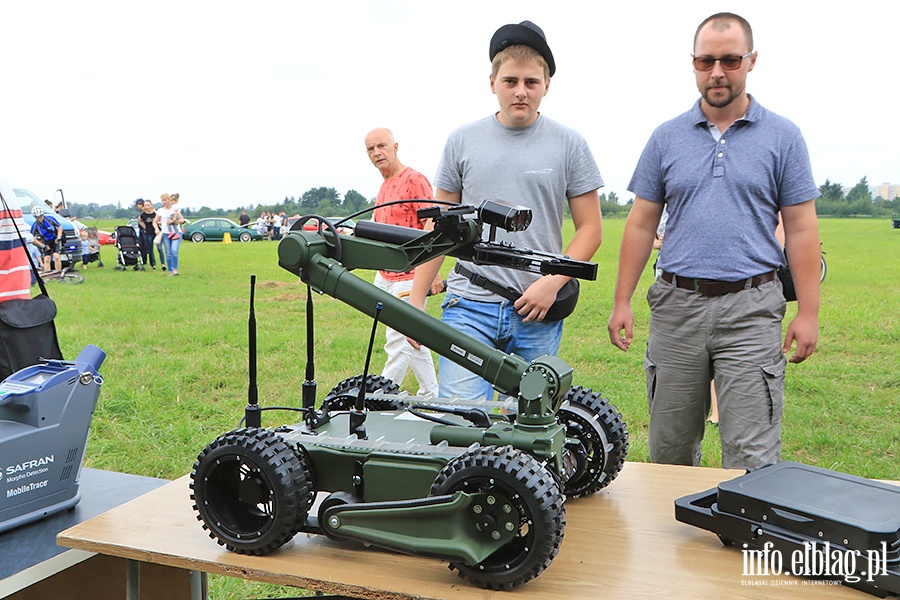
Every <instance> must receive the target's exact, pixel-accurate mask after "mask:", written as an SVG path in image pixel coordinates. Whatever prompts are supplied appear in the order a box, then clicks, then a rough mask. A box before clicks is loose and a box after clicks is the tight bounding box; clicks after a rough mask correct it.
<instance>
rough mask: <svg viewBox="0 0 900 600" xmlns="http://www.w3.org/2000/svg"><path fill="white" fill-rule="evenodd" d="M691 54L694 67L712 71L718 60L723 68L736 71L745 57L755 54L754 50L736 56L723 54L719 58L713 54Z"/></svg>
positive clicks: (699, 69)
mask: <svg viewBox="0 0 900 600" xmlns="http://www.w3.org/2000/svg"><path fill="white" fill-rule="evenodd" d="M691 56H692V57H693V58H694V60H693V62H694V68H695V69H697V70H698V71H712V70H713V67H714V66H715V64H716V61H718V63H719V64H720V65H722V69H723V70H725V71H736V70H738V69H739V68H740V67H741V62H742V61H743V60H744V59H745V58H747V57H749V56H753V52H748V53H747V54H745V55H743V56H735V55H732V54H729V55H727V56H721V57H719V58H713V57H712V56H694V55H693V54H691Z"/></svg>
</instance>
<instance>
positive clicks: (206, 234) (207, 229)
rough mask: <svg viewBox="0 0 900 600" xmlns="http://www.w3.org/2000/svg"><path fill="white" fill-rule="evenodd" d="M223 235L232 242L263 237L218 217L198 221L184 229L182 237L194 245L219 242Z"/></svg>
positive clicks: (229, 220)
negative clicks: (227, 235)
mask: <svg viewBox="0 0 900 600" xmlns="http://www.w3.org/2000/svg"><path fill="white" fill-rule="evenodd" d="M225 233H228V234H229V235H230V236H231V239H232V240H234V241H241V242H249V241H251V240H261V239H263V236H262V235H260V234H259V233H257V232H256V231H254V230H253V229H247V228H246V227H241V226H240V225H238V224H237V223H235V222H234V221H232V220H231V219H222V218H219V217H216V218H210V219H198V220H197V221H194V222H193V223H191V224H190V225H187V226H186V227H185V228H184V237H185V238H186V239H190V240H191V241H192V242H194V243H195V244H199V243H200V242H203V241H205V240H211V241H220V242H221V241H222V239H223V238H224V237H225Z"/></svg>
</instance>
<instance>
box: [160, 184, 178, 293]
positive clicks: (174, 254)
mask: <svg viewBox="0 0 900 600" xmlns="http://www.w3.org/2000/svg"><path fill="white" fill-rule="evenodd" d="M162 202H163V205H162V208H160V209H159V210H157V211H156V220H155V221H154V223H155V224H156V225H157V226H158V227H159V229H160V231H161V232H162V239H163V245H164V246H165V248H166V264H167V266H168V271H169V277H174V276H176V275H178V248H179V246H181V234H182V228H181V224H182V223H184V217H183V216H181V209H180V208H179V207H178V194H172V195H171V196H169V195H166V194H163V195H162Z"/></svg>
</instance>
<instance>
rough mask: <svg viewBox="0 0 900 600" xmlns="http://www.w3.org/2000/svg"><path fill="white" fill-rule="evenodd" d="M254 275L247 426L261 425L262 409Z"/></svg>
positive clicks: (251, 278)
mask: <svg viewBox="0 0 900 600" xmlns="http://www.w3.org/2000/svg"><path fill="white" fill-rule="evenodd" d="M255 293H256V275H250V319H249V321H248V324H247V329H248V337H249V348H248V354H249V356H250V385H249V387H248V388H247V408H245V409H244V420H245V421H246V423H247V427H262V410H261V409H260V408H259V390H258V389H257V387H256V311H255V309H254V302H255Z"/></svg>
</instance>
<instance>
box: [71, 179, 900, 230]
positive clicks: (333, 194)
mask: <svg viewBox="0 0 900 600" xmlns="http://www.w3.org/2000/svg"><path fill="white" fill-rule="evenodd" d="M819 193H820V195H821V196H820V197H819V199H818V200H816V213H818V215H819V216H829V217H890V216H891V214H892V213H900V197H898V198H894V199H893V200H886V199H884V198H882V197H880V196H879V197H876V198H873V197H872V192H871V190H870V189H869V183H868V181H867V180H866V178H865V177H863V178H862V179H860V180H859V182H858V183H857V184H856V185H855V186H853V187H852V188H850V189H849V191H848V192H847V193H846V194H845V193H844V191H843V186H842V185H841V184H840V183H832V182H831V181H830V180H828V179H826V180H825V183H823V184H822V185H820V186H819ZM374 202H375V199H374V198H368V199H367V198H366V197H365V196H363V195H362V194H360V193H359V192H357V191H356V190H348V191H347V193H345V194H343V195H342V194H340V193H339V192H338V191H337V189H336V188H333V187H316V188H311V189H308V190H306V191H305V192H303V194H302V195H301V196H300V197H299V198H298V197H295V196H290V197H288V196H285V198H284V200H282V201H281V202H276V203H273V204H257V205H253V204H250V205H247V206H238V207H237V208H227V209H226V208H210V207H208V206H201V207H200V208H185V209H184V211H183V212H184V215H185V217H187V218H189V219H199V218H203V217H226V218H230V219H233V220H235V221H236V220H237V219H238V216H239V215H240V214H241V211H247V214H248V215H250V217H251V218H253V219H256V217H258V216H259V215H260V214H262V213H264V212H267V213H271V212H275V213H280V212H282V211H283V212H284V213H285V214H287V215H307V214H316V215H319V216H322V217H335V216H342V217H345V216H348V215H351V214H355V213H357V212H359V211H362V210H364V209H367V208H371V207H372V206H373V205H374ZM632 204H634V198H631V199H630V200H627V201H626V202H624V203H622V202H620V198H619V197H618V195H617V194H616V193H615V192H609V193H601V194H600V210H601V211H602V213H603V215H604V216H605V217H613V218H614V217H624V216H628V212H629V211H630V210H631V205H632ZM69 211H70V212H71V213H72V214H73V215H75V216H77V217H79V218H82V219H84V218H96V219H129V218H131V217H134V216H136V214H137V212H136V210H135V208H134V206H132V205H127V206H122V204H121V203H119V204H118V205H114V204H105V205H102V206H101V205H98V204H96V203H94V202H91V203H88V204H78V203H74V202H72V203H69ZM370 214H371V213H367V214H364V215H362V217H361V218H363V219H367V218H370V216H369V215H370ZM566 214H567V215H568V206H566Z"/></svg>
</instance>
